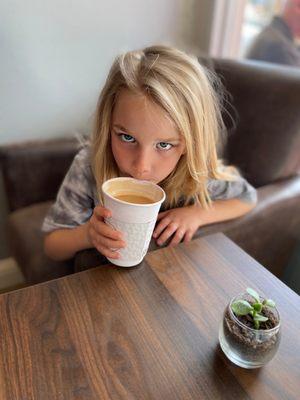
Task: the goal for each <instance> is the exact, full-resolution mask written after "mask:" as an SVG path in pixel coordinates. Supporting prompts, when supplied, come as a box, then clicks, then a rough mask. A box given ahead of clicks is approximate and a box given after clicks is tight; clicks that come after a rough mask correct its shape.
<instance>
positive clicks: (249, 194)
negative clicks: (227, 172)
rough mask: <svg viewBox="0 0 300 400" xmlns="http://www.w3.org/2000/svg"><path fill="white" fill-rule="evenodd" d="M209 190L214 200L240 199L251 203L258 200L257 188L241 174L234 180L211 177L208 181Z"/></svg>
mask: <svg viewBox="0 0 300 400" xmlns="http://www.w3.org/2000/svg"><path fill="white" fill-rule="evenodd" d="M207 190H208V193H209V195H210V198H211V200H213V201H214V200H229V199H239V200H241V201H244V202H246V203H250V204H256V202H257V193H256V189H255V188H254V187H253V186H251V185H250V183H249V182H247V181H246V179H244V178H243V177H241V176H237V177H236V178H235V180H232V181H227V180H217V179H211V180H209V181H208V184H207Z"/></svg>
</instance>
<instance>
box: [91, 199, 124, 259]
mask: <svg viewBox="0 0 300 400" xmlns="http://www.w3.org/2000/svg"><path fill="white" fill-rule="evenodd" d="M109 217H111V212H110V211H109V210H108V209H107V208H104V207H102V206H97V207H95V208H94V211H93V215H92V217H91V218H90V220H89V221H88V223H87V239H88V241H89V243H90V244H91V246H93V247H95V248H96V249H97V250H98V251H99V252H100V253H101V254H103V255H104V256H105V257H108V258H114V259H117V258H119V257H120V256H119V253H118V252H117V251H116V250H118V249H120V248H122V247H125V246H126V243H125V242H124V240H123V235H122V233H121V232H118V231H116V230H114V229H113V228H112V227H111V226H109V225H107V224H106V223H105V222H104V218H109Z"/></svg>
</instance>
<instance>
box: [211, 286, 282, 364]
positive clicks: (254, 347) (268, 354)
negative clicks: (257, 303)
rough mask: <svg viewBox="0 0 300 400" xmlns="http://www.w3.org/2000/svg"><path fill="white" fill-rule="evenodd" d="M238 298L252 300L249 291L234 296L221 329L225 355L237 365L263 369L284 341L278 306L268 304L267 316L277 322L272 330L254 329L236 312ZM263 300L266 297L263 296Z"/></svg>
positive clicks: (220, 339) (222, 347)
mask: <svg viewBox="0 0 300 400" xmlns="http://www.w3.org/2000/svg"><path fill="white" fill-rule="evenodd" d="M237 300H246V301H248V302H249V303H250V302H251V297H250V296H249V294H248V293H242V294H240V295H238V296H236V297H234V298H233V299H232V300H231V301H230V303H229V304H228V305H227V307H226V308H225V311H224V316H223V321H222V322H221V324H220V329H219V342H220V346H221V349H222V350H223V352H224V353H225V355H226V356H227V357H228V358H229V360H230V361H232V362H233V363H234V364H236V365H238V366H240V367H243V368H259V367H262V366H263V365H265V364H266V363H267V362H269V361H270V360H271V359H272V358H273V357H274V355H275V353H276V351H277V349H278V346H279V342H280V335H281V330H280V315H279V312H278V310H277V309H276V308H275V307H274V308H271V307H268V306H264V308H265V312H266V316H267V317H268V318H269V320H270V321H272V322H273V325H274V327H272V328H270V329H254V328H252V327H250V326H247V324H245V323H243V322H242V321H241V320H240V319H239V318H238V317H237V316H236V315H235V314H234V313H233V311H232V309H231V305H232V303H234V302H236V301H237ZM261 301H263V299H261Z"/></svg>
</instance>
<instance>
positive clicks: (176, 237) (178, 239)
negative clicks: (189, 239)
mask: <svg viewBox="0 0 300 400" xmlns="http://www.w3.org/2000/svg"><path fill="white" fill-rule="evenodd" d="M183 237H184V232H183V231H182V230H180V229H177V231H176V233H175V235H174V236H173V238H172V240H171V242H170V244H169V246H176V245H177V244H179V243H180V242H181V240H182V239H183Z"/></svg>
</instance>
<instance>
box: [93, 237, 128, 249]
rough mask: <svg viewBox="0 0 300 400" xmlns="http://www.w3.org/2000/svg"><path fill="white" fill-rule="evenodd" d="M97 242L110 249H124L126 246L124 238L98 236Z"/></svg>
mask: <svg viewBox="0 0 300 400" xmlns="http://www.w3.org/2000/svg"><path fill="white" fill-rule="evenodd" d="M97 243H98V244H100V245H101V246H104V247H107V248H109V249H122V248H124V247H125V246H126V243H125V242H124V241H123V240H111V239H109V238H107V237H105V236H98V240H97Z"/></svg>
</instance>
